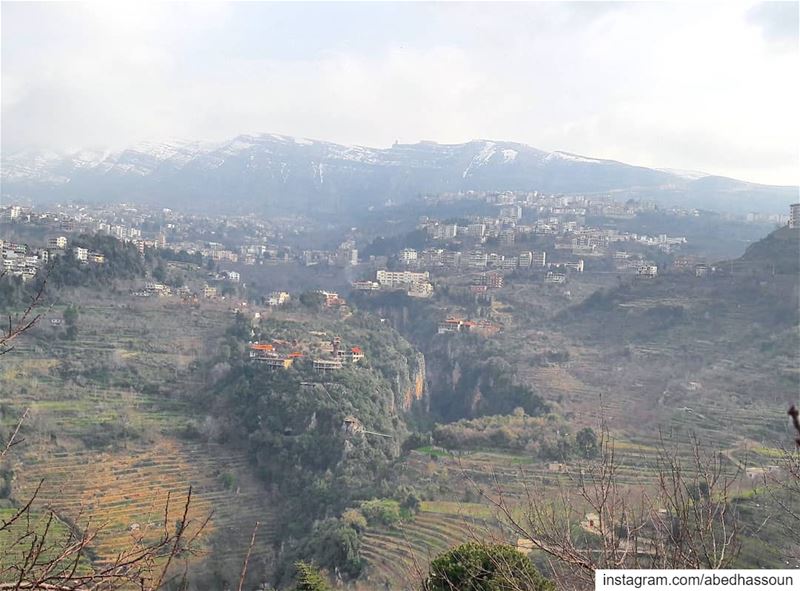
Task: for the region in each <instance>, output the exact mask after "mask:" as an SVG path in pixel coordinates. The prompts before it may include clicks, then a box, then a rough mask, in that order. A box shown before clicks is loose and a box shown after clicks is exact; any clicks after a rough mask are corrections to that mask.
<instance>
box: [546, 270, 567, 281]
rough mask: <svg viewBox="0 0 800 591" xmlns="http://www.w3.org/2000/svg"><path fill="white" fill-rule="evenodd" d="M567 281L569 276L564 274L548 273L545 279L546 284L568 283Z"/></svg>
mask: <svg viewBox="0 0 800 591" xmlns="http://www.w3.org/2000/svg"><path fill="white" fill-rule="evenodd" d="M566 281H567V276H566V275H565V274H564V273H555V272H553V271H548V272H547V275H545V278H544V282H545V283H566Z"/></svg>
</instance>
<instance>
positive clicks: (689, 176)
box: [656, 168, 711, 181]
mask: <svg viewBox="0 0 800 591" xmlns="http://www.w3.org/2000/svg"><path fill="white" fill-rule="evenodd" d="M656 170H660V171H661V172H666V173H669V174H674V175H675V176H679V177H681V178H684V179H686V180H688V181H696V180H697V179H702V178H705V177H707V176H711V175H710V174H708V173H707V172H700V171H699V170H681V169H679V168H656Z"/></svg>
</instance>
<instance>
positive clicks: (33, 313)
mask: <svg viewBox="0 0 800 591" xmlns="http://www.w3.org/2000/svg"><path fill="white" fill-rule="evenodd" d="M5 275H6V271H3V272H0V279H3V277H5ZM46 286H47V272H45V274H44V275H43V279H42V281H41V282H40V283H39V287H38V288H37V290H36V293H34V294H33V297H32V298H31V301H30V302H29V303H28V305H27V307H26V308H25V309H24V310H23V311H22V312H21V313H20V314H18V315H17V316H16V317H13V316H12V315H11V314H9V315H8V322H7V324H6V326H4V327H3V329H2V332H0V355H4V354H6V353H8V352H9V351H11V349H12V348H13V345H12V344H11V343H12V342H13V341H14V340H15V339H16V338H18V337H19V336H20V335H22V334H23V333H25V332H26V331H28V330H30V329H31V328H33V326H34V325H35V324H36V323H37V322H38V321H39V319H40V318H41V316H42V315H41V313H40V312H38V308H39V306H40V305H41V302H42V298H43V297H44V290H45V287H46Z"/></svg>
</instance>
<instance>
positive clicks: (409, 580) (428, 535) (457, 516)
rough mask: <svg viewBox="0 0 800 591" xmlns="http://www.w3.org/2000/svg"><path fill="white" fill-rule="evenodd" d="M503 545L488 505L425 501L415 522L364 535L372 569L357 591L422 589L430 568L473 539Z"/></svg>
mask: <svg viewBox="0 0 800 591" xmlns="http://www.w3.org/2000/svg"><path fill="white" fill-rule="evenodd" d="M476 539H477V540H489V539H496V540H503V541H506V542H512V541H513V540H512V539H511V538H510V536H508V535H504V534H503V533H502V531H501V529H500V527H499V526H498V524H497V522H496V521H495V520H494V519H493V518H492V516H491V512H490V511H488V510H487V508H486V507H485V506H483V505H479V504H474V503H456V502H426V503H423V504H422V510H421V511H420V513H419V514H417V516H416V517H415V518H414V519H413V521H410V522H407V523H403V524H401V525H399V526H397V527H393V528H373V529H370V530H368V531H367V532H366V533H365V534H364V538H363V542H362V547H361V556H362V557H363V558H364V559H365V560H366V561H367V564H368V567H367V570H366V573H365V575H364V576H363V577H362V582H361V583H360V585H359V586H358V587H357V588H358V589H365V590H366V589H392V590H397V591H400V590H402V591H406V590H408V591H411V590H412V589H418V588H419V585H418V582H419V579H420V578H421V576H422V575H423V574H424V573H425V572H427V565H428V563H429V562H430V561H431V560H432V559H433V558H434V557H435V556H436V555H438V554H440V553H441V552H443V551H445V550H447V549H449V548H452V547H454V546H458V545H459V544H462V543H464V542H468V541H472V540H476Z"/></svg>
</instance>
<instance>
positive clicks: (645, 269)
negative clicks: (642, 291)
mask: <svg viewBox="0 0 800 591" xmlns="http://www.w3.org/2000/svg"><path fill="white" fill-rule="evenodd" d="M636 275H638V276H639V277H656V276H657V275H658V267H657V266H656V265H640V266H639V268H638V269H637V271H636Z"/></svg>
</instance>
